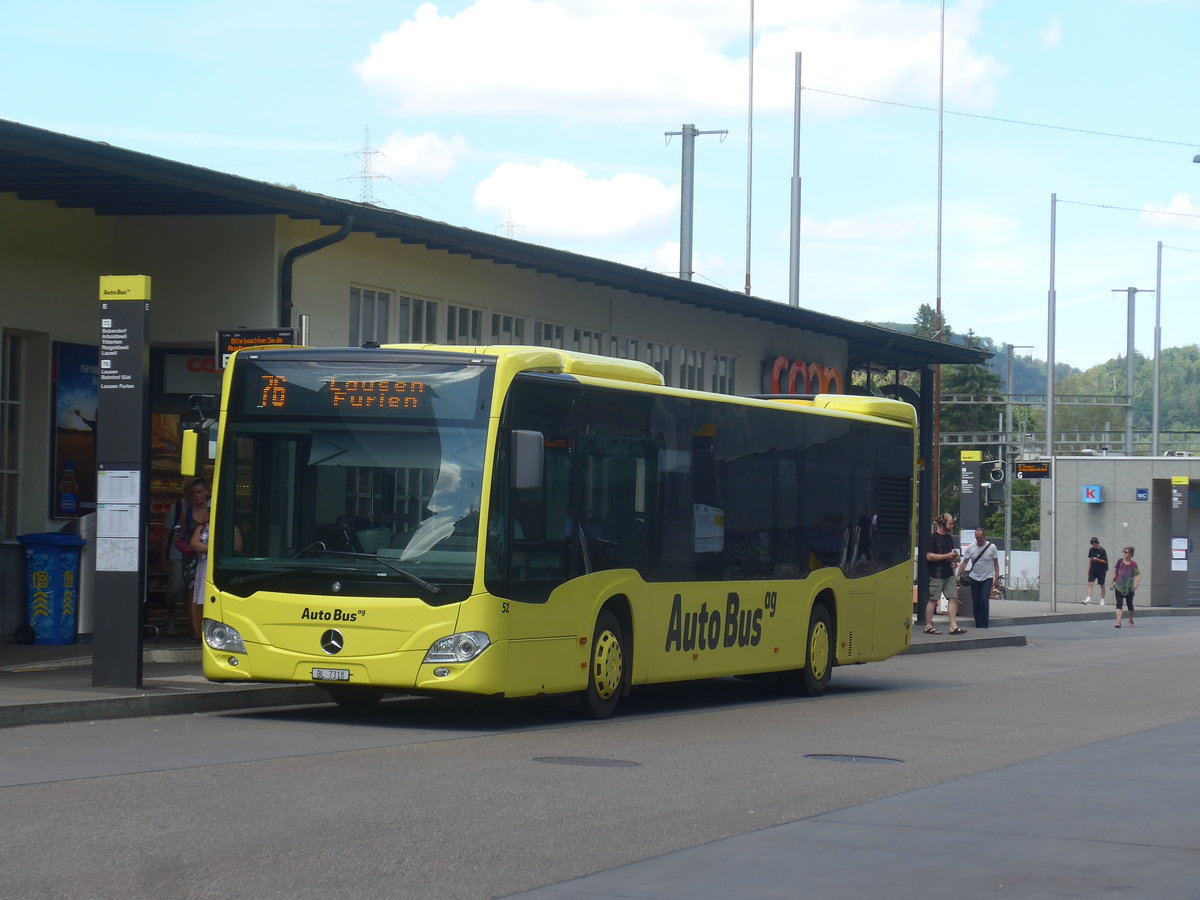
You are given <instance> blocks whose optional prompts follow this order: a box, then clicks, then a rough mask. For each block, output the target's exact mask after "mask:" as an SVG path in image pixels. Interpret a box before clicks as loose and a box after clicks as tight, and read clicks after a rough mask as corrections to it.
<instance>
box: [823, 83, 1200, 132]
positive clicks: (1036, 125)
mask: <svg viewBox="0 0 1200 900" xmlns="http://www.w3.org/2000/svg"><path fill="white" fill-rule="evenodd" d="M800 90H802V91H812V92H813V93H814V94H828V95H829V96H830V97H845V98H846V99H848V100H861V101H862V102H863V103H879V104H882V105H883V106H902V107H904V108H905V109H919V110H921V111H923V112H937V110H936V109H935V108H933V107H931V106H920V105H918V104H916V103H901V102H899V101H898V100H880V99H878V98H876V97H860V96H858V95H856V94H843V93H840V92H838V91H823V90H821V89H820V88H810V87H804V86H801V88H800ZM944 112H945V114H946V115H948V116H961V117H963V118H967V119H986V120H987V121H989V122H1002V123H1004V124H1005V125H1024V126H1026V127H1028V128H1049V129H1051V130H1053V131H1070V132H1073V133H1074V134H1090V135H1093V136H1095V137H1110V138H1120V139H1121V140H1124V141H1144V142H1146V143H1148V144H1170V145H1172V146H1175V147H1200V141H1190V142H1188V141H1168V140H1164V139H1162V138H1151V137H1141V136H1140V135H1136V134H1117V133H1115V132H1112V131H1093V130H1091V129H1088V128H1071V127H1069V126H1067V125H1050V124H1048V123H1046V122H1025V121H1022V120H1021V119H1003V118H1001V117H999V116H985V115H982V114H980V113H969V112H956V111H955V110H951V109H947V110H944Z"/></svg>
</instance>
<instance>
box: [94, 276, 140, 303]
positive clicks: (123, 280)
mask: <svg viewBox="0 0 1200 900" xmlns="http://www.w3.org/2000/svg"><path fill="white" fill-rule="evenodd" d="M100 299H101V300H149V299H150V276H149V275H101V276H100Z"/></svg>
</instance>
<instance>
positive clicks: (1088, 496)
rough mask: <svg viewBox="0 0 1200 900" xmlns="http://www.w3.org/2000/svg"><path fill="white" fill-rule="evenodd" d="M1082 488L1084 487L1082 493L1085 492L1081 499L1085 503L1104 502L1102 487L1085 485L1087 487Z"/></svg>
mask: <svg viewBox="0 0 1200 900" xmlns="http://www.w3.org/2000/svg"><path fill="white" fill-rule="evenodd" d="M1081 487H1082V491H1083V496H1082V498H1081V499H1082V500H1083V502H1084V503H1103V502H1104V488H1103V487H1101V486H1100V485H1098V484H1085V485H1082V486H1081Z"/></svg>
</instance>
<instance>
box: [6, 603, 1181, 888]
mask: <svg viewBox="0 0 1200 900" xmlns="http://www.w3.org/2000/svg"><path fill="white" fill-rule="evenodd" d="M1027 633H1028V635H1029V640H1030V643H1029V645H1028V646H1025V647H1012V648H1001V649H992V650H988V651H978V652H960V653H945V654H922V655H912V656H902V657H899V658H896V659H894V660H890V661H888V662H886V663H880V664H876V665H870V666H864V667H857V668H850V669H840V670H838V671H837V672H836V674H835V680H834V684H833V688H832V690H831V693H830V695H829V696H827V697H824V698H821V699H819V700H815V701H810V700H792V699H780V698H763V697H762V696H761V695H758V694H756V693H755V692H754V691H753V690H752V689H751V688H750V687H749V686H747V685H745V684H743V683H741V682H735V681H722V682H719V683H716V684H709V685H705V686H695V685H691V686H688V685H685V686H676V687H670V688H663V689H654V690H647V691H643V692H641V693H640V694H639V696H638V697H637V698H636V700H635V702H633V703H632V704H630V707H629V711H628V713H627V714H626V715H623V716H621V717H619V718H617V719H614V720H611V721H608V722H600V723H581V722H578V721H575V720H573V719H571V718H570V717H569V716H567V715H565V714H564V712H563V711H562V710H560V709H558V708H557V707H554V706H553V705H537V704H527V705H523V706H520V707H517V708H515V709H514V708H513V707H512V706H511V705H510V706H502V707H499V708H496V707H491V706H486V705H478V704H447V703H445V702H433V701H425V700H400V701H396V702H392V703H389V704H387V705H385V707H384V708H383V709H382V710H381V712H380V713H379V714H378V715H376V716H372V717H359V718H353V717H347V716H345V715H343V714H341V713H339V712H338V711H336V710H334V709H333V708H331V707H312V708H305V709H292V710H272V711H259V712H243V713H222V714H206V715H197V716H169V717H163V718H159V719H152V718H151V719H128V720H114V721H106V722H96V723H75V724H69V725H56V726H44V725H43V726H25V727H17V728H10V729H5V730H4V731H2V732H0V783H2V784H3V785H5V786H4V787H2V788H0V821H3V822H4V823H5V824H4V827H3V830H2V831H0V859H3V861H4V875H3V878H4V886H3V890H0V895H2V896H5V897H9V896H12V897H18V898H25V897H55V898H61V897H80V898H82V897H87V898H104V897H122V898H131V897H175V896H178V897H228V896H233V895H236V896H254V897H285V896H286V897H289V898H295V897H327V898H336V897H354V898H370V897H419V898H457V897H463V898H482V897H493V896H506V895H514V894H517V895H519V894H520V892H522V891H528V892H531V893H529V894H528V896H531V897H622V898H628V897H645V898H650V897H654V898H659V897H663V898H665V897H682V896H687V897H689V898H693V897H696V898H704V897H713V898H716V897H721V898H728V897H731V896H745V897H774V896H780V897H783V896H786V897H795V896H805V895H811V896H831V895H834V894H835V893H838V894H844V893H845V892H846V891H850V892H851V893H853V894H855V895H857V896H863V897H870V896H888V897H910V896H911V897H950V896H954V897H962V896H971V897H1001V896H1003V897H1012V896H1018V897H1032V896H1040V897H1055V896H1063V897H1066V896H1076V897H1093V896H1115V897H1148V896H1155V897H1194V896H1196V890H1195V888H1194V884H1193V883H1194V873H1195V872H1196V871H1200V837H1198V835H1200V805H1198V804H1196V803H1195V797H1196V782H1197V780H1200V777H1198V776H1196V775H1195V774H1194V772H1195V771H1196V770H1195V769H1194V767H1193V766H1192V764H1191V758H1192V757H1193V756H1194V748H1195V746H1196V740H1197V738H1200V692H1197V691H1195V690H1193V686H1194V683H1195V676H1196V669H1197V663H1198V661H1200V655H1198V651H1197V649H1196V648H1197V637H1198V636H1200V619H1197V618H1178V619H1174V618H1170V619H1169V618H1162V619H1147V620H1146V621H1145V622H1144V623H1139V625H1138V627H1137V629H1136V631H1134V632H1130V631H1129V630H1128V629H1122V630H1121V631H1116V630H1115V629H1113V628H1112V626H1111V623H1110V622H1107V621H1097V622H1073V623H1069V624H1064V625H1038V626H1032V627H1030V628H1028V629H1027ZM868 759H871V760H872V761H870V762H868V761H864V760H868ZM846 760H850V761H846ZM886 760H894V762H887V761H886ZM923 850H927V851H928V852H925V853H923V852H922V851H923ZM1183 873H1191V875H1192V876H1193V877H1191V878H1185V877H1184V874H1183ZM798 885H803V888H802V889H801V888H800V887H798Z"/></svg>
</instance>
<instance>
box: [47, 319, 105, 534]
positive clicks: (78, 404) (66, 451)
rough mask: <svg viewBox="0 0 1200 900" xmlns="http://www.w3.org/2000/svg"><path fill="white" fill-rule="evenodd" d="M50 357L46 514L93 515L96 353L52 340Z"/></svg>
mask: <svg viewBox="0 0 1200 900" xmlns="http://www.w3.org/2000/svg"><path fill="white" fill-rule="evenodd" d="M53 352H54V361H53V363H52V371H51V378H52V379H53V386H52V389H53V397H54V421H53V427H54V440H53V441H52V442H51V443H52V446H53V453H54V458H53V459H52V460H51V476H50V515H51V516H53V517H55V518H76V517H78V516H82V515H85V514H87V513H90V512H95V511H96V407H97V406H98V405H99V399H100V389H99V385H100V351H99V349H98V348H97V347H94V346H91V345H89V344H68V343H66V342H64V341H55V342H54V347H53Z"/></svg>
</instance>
